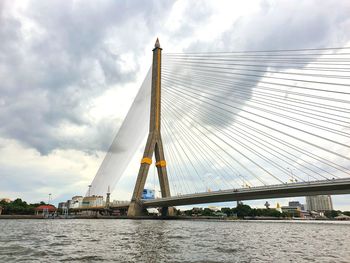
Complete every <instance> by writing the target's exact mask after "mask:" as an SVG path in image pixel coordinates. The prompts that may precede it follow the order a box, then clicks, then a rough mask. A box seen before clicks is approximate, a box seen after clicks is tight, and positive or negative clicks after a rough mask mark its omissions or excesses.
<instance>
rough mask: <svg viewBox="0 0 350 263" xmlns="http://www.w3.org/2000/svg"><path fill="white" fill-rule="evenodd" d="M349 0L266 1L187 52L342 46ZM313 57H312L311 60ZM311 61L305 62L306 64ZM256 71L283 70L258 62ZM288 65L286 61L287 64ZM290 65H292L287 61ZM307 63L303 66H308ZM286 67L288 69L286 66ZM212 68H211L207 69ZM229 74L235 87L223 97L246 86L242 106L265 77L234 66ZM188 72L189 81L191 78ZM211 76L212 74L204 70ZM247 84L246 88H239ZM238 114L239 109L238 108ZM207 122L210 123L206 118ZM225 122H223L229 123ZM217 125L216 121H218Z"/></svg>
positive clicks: (346, 35)
mask: <svg viewBox="0 0 350 263" xmlns="http://www.w3.org/2000/svg"><path fill="white" fill-rule="evenodd" d="M348 10H350V3H349V1H345V0H344V1H322V2H320V1H306V2H301V3H298V4H297V5H296V4H295V3H294V2H291V1H279V2H272V1H264V2H262V4H261V8H260V10H259V11H258V12H257V13H254V14H252V15H249V16H244V17H241V18H239V19H238V20H237V21H236V22H235V23H234V24H233V25H232V26H231V27H230V29H229V30H227V31H226V32H224V33H223V34H222V35H220V36H219V37H218V38H217V39H215V40H210V41H196V42H193V43H192V44H191V45H190V46H189V47H188V48H187V49H186V50H185V52H193V51H195V52H198V51H225V52H227V51H255V50H280V49H300V48H320V47H338V46H339V47H341V46H344V45H345V44H346V42H347V41H349V39H350V33H349V30H348V28H349V26H350V18H349V16H348ZM311 61H312V60H311V59H310V61H309V62H311ZM307 63H308V62H306V63H305V65H306V64H307ZM259 64H260V65H259V66H260V67H257V68H254V67H250V69H253V70H262V71H264V70H267V69H268V68H273V69H274V70H280V68H279V66H278V65H275V64H273V63H271V62H259ZM286 65H287V64H286ZM288 65H289V67H290V68H293V67H292V66H290V64H288ZM305 65H304V66H305ZM283 69H286V68H283ZM207 70H209V71H210V69H207ZM231 72H232V73H234V74H233V75H230V74H227V76H224V77H230V78H231V80H229V81H228V83H231V86H232V89H231V90H230V91H222V92H220V95H221V96H222V97H223V98H228V99H230V98H232V99H234V98H236V99H237V97H239V96H242V93H241V91H242V89H244V92H245V94H244V96H245V99H243V100H241V101H236V102H235V103H234V104H235V106H237V107H238V108H242V107H243V106H244V105H245V102H246V101H248V100H249V99H250V97H251V94H252V89H253V88H254V87H256V85H258V84H259V82H260V81H261V78H262V77H263V75H264V74H263V73H261V72H247V71H246V69H244V68H243V69H232V70H231ZM193 73H195V72H194V71H191V70H190V72H189V74H188V76H186V77H187V78H188V80H190V79H191V74H193ZM247 73H249V74H252V75H256V76H244V75H240V74H247ZM202 74H203V75H207V74H209V75H210V72H209V73H202ZM242 84H243V85H244V88H242V87H239V86H241V85H242ZM210 98H211V99H213V98H214V97H212V96H210ZM235 112H236V113H238V112H239V110H235ZM226 119H227V122H226V124H230V123H231V122H232V121H234V120H235V114H232V115H231V116H230V118H226ZM201 121H202V122H204V123H208V124H210V123H209V122H208V121H207V120H206V118H205V117H202V118H201ZM226 124H224V125H226ZM216 125H217V124H216Z"/></svg>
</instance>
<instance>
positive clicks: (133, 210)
mask: <svg viewBox="0 0 350 263" xmlns="http://www.w3.org/2000/svg"><path fill="white" fill-rule="evenodd" d="M161 59H162V48H161V47H160V44H159V40H158V38H157V41H156V43H155V46H154V49H153V64H152V93H151V116H150V125H149V134H148V138H147V142H146V146H145V150H144V154H143V158H142V160H141V165H140V169H139V173H138V176H137V179H136V185H135V188H134V193H133V195H132V199H131V202H130V206H129V210H128V216H140V215H145V208H144V207H143V205H142V200H141V197H142V193H143V189H144V187H145V183H146V179H147V175H148V171H149V168H150V166H151V164H152V157H153V154H154V155H155V159H156V164H155V165H156V166H157V172H158V178H159V184H160V190H161V194H162V197H169V196H170V187H169V180H168V174H167V169H166V161H165V156H164V149H163V143H162V136H161V132H160V131H161V130H160V126H161V125H160V124H161ZM171 211H172V209H171V208H168V207H163V208H162V215H169V214H171Z"/></svg>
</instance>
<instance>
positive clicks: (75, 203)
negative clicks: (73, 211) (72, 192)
mask: <svg viewBox="0 0 350 263" xmlns="http://www.w3.org/2000/svg"><path fill="white" fill-rule="evenodd" d="M83 199H84V197H82V196H80V195H77V196H73V197H72V200H70V201H67V203H68V205H69V206H68V208H79V207H82V206H83Z"/></svg>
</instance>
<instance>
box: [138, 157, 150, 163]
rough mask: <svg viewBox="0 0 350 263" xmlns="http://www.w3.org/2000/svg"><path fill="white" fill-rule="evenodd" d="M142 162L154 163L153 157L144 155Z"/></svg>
mask: <svg viewBox="0 0 350 263" xmlns="http://www.w3.org/2000/svg"><path fill="white" fill-rule="evenodd" d="M141 163H142V164H143V163H147V164H152V159H150V158H148V157H143V158H142V160H141Z"/></svg>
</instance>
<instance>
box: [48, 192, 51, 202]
mask: <svg viewBox="0 0 350 263" xmlns="http://www.w3.org/2000/svg"><path fill="white" fill-rule="evenodd" d="M50 202H51V193H50V194H49V202H48V205H49V204H50Z"/></svg>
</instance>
